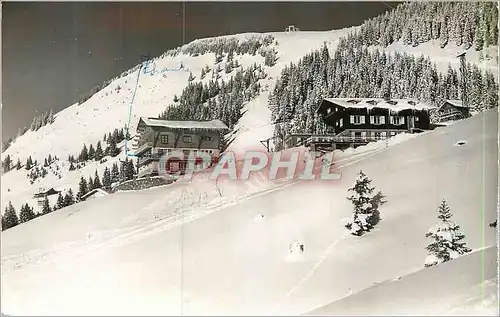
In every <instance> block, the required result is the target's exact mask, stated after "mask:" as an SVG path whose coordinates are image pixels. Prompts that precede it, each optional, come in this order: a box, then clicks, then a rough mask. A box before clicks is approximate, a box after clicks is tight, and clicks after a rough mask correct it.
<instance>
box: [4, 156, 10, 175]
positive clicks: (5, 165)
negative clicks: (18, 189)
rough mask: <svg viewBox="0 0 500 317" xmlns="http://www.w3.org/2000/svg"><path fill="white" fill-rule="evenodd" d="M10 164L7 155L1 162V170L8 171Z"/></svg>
mask: <svg viewBox="0 0 500 317" xmlns="http://www.w3.org/2000/svg"><path fill="white" fill-rule="evenodd" d="M11 164H12V160H11V159H10V155H7V156H6V157H5V159H4V161H3V164H2V165H3V168H4V170H5V171H6V172H8V171H9V170H10V167H11V166H10V165H11Z"/></svg>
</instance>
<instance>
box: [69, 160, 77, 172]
mask: <svg viewBox="0 0 500 317" xmlns="http://www.w3.org/2000/svg"><path fill="white" fill-rule="evenodd" d="M75 169H76V168H75V166H74V165H73V162H71V163H69V170H70V171H74V170H75Z"/></svg>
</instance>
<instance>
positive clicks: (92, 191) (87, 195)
mask: <svg viewBox="0 0 500 317" xmlns="http://www.w3.org/2000/svg"><path fill="white" fill-rule="evenodd" d="M97 193H99V194H101V195H103V196H107V195H109V193H108V192H107V191H105V190H104V189H101V188H94V189H92V190H91V191H89V192H88V193H86V194H85V195H83V196H82V198H81V199H82V200H85V199H87V198H88V197H90V196H92V195H94V194H97Z"/></svg>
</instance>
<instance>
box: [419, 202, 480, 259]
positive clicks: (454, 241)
mask: <svg viewBox="0 0 500 317" xmlns="http://www.w3.org/2000/svg"><path fill="white" fill-rule="evenodd" d="M438 212H439V216H438V219H439V222H438V223H437V224H436V225H435V226H433V227H432V228H431V229H429V231H428V232H427V234H426V235H425V237H426V238H431V239H432V240H433V242H432V243H431V244H429V245H428V246H427V247H426V249H427V251H429V255H428V256H427V258H426V259H425V266H426V267H429V266H433V265H437V264H439V263H443V262H447V261H450V260H453V259H455V258H457V257H459V256H460V255H463V254H465V253H468V252H471V251H472V250H471V249H470V248H468V247H467V246H466V244H465V242H463V241H462V240H463V239H464V238H465V235H464V234H463V233H462V232H461V229H460V226H459V225H457V224H456V223H455V222H454V221H453V220H452V219H451V218H452V217H453V215H452V214H451V212H450V207H448V204H447V203H446V201H445V200H443V201H442V202H441V205H439V207H438Z"/></svg>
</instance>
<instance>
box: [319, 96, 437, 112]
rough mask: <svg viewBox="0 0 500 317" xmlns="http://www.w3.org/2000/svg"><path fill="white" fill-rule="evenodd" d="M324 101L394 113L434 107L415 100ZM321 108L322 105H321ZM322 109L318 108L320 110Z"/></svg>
mask: <svg viewBox="0 0 500 317" xmlns="http://www.w3.org/2000/svg"><path fill="white" fill-rule="evenodd" d="M324 101H327V102H330V103H333V104H336V105H338V106H341V107H344V108H367V109H372V108H383V109H390V110H393V111H401V110H405V109H415V110H429V109H433V108H435V107H434V106H432V105H430V104H428V103H425V102H421V101H418V100H415V99H389V100H388V99H382V98H325V99H324ZM320 107H321V105H320ZM319 109H320V108H318V110H319Z"/></svg>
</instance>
